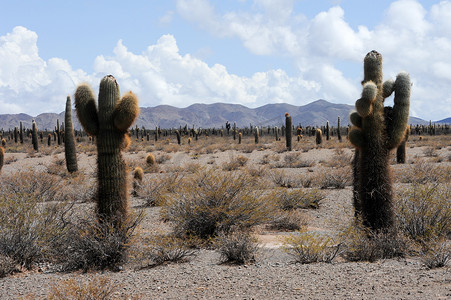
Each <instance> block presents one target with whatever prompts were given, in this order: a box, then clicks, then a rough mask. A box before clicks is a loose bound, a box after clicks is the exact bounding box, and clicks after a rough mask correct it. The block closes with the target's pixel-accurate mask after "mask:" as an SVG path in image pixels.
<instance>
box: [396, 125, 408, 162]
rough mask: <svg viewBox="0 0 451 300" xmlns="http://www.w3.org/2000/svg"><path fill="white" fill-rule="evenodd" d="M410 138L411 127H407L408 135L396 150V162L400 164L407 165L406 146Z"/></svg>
mask: <svg viewBox="0 0 451 300" xmlns="http://www.w3.org/2000/svg"><path fill="white" fill-rule="evenodd" d="M409 136H410V126H407V128H406V135H405V136H404V138H403V139H402V141H401V144H399V146H398V148H396V162H397V163H398V164H405V163H406V144H407V140H408V139H409Z"/></svg>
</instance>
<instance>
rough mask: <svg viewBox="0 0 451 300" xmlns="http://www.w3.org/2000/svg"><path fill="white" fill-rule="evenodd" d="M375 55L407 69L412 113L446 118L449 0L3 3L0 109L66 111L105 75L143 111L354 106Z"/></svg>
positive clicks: (388, 65)
mask: <svg viewBox="0 0 451 300" xmlns="http://www.w3.org/2000/svg"><path fill="white" fill-rule="evenodd" d="M373 49H376V50H378V51H379V52H381V53H382V55H383V56H384V77H385V78H386V79H388V78H394V77H395V76H396V74H397V73H399V72H400V71H404V70H405V71H407V72H409V73H410V75H411V78H412V81H413V83H414V84H413V87H412V97H411V115H413V116H418V117H421V118H423V119H426V120H429V119H432V120H439V119H443V118H445V117H449V116H451V108H450V104H451V56H450V55H449V53H451V1H418V0H398V1H386V0H381V1H362V0H360V1H358V0H353V1H350V0H341V1H339V0H324V1H318V0H254V1H252V0H222V1H219V0H217V1H208V0H154V1H134V0H130V1H103V0H101V1H56V0H55V1H45V0H43V1H37V0H34V1H31V0H28V1H10V0H5V1H3V2H2V9H1V10H0V114H1V113H20V112H25V113H28V114H31V115H37V114H39V113H42V112H60V111H63V110H64V106H65V98H66V95H68V94H70V95H73V93H74V91H75V89H76V86H77V85H78V84H79V83H81V82H88V83H90V84H91V85H92V86H93V88H94V89H95V90H96V89H97V88H98V83H99V80H100V78H102V77H103V76H104V75H106V74H113V75H114V76H115V77H116V78H117V80H118V83H119V85H120V87H121V91H122V92H126V91H127V90H132V91H133V92H135V93H136V94H138V97H139V100H140V105H141V106H145V107H148V106H156V105H159V104H169V105H174V106H179V107H185V106H188V105H190V104H193V103H214V102H225V103H240V104H243V105H246V106H249V107H257V106H261V105H264V104H267V103H278V102H286V103H290V104H294V105H304V104H307V103H309V102H312V101H314V100H317V99H325V100H328V101H330V102H334V103H346V104H351V105H352V104H354V103H355V100H356V99H357V98H359V96H360V92H361V87H360V81H361V79H362V73H363V72H362V68H363V66H362V60H363V57H364V55H365V54H366V53H367V52H368V51H371V50H373ZM389 101H390V100H389ZM389 104H390V102H389Z"/></svg>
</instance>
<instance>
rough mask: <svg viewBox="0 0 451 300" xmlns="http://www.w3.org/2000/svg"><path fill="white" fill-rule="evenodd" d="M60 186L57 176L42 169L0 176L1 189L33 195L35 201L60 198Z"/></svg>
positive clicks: (61, 185)
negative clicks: (0, 181)
mask: <svg viewBox="0 0 451 300" xmlns="http://www.w3.org/2000/svg"><path fill="white" fill-rule="evenodd" d="M62 187H63V184H62V181H61V179H60V178H59V177H57V176H54V175H50V174H48V173H46V172H43V171H34V170H29V171H19V172H16V173H14V174H11V175H5V176H3V178H2V189H5V190H7V191H10V192H16V193H18V194H21V193H26V194H27V195H33V196H34V198H35V201H36V202H46V201H55V200H60V193H59V190H60V189H61V188H62Z"/></svg>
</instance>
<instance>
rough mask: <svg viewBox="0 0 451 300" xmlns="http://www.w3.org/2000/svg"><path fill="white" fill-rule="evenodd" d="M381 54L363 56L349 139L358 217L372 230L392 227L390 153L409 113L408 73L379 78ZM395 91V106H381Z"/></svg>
mask: <svg viewBox="0 0 451 300" xmlns="http://www.w3.org/2000/svg"><path fill="white" fill-rule="evenodd" d="M382 79H383V77H382V56H381V55H380V54H379V53H378V52H376V51H371V52H370V53H368V54H367V55H366V57H365V60H364V80H363V82H362V83H363V91H362V97H361V98H360V99H359V100H357V101H356V110H357V112H355V113H353V114H351V118H350V119H351V122H352V123H353V125H354V127H353V128H352V130H351V131H350V133H349V140H350V141H351V143H352V144H353V145H354V146H355V147H356V149H358V151H356V153H357V154H358V157H356V158H355V159H356V160H357V161H356V164H357V165H356V168H357V173H358V174H357V175H358V177H359V178H358V179H359V180H358V183H357V186H356V187H357V188H358V189H359V191H358V198H357V200H358V201H359V203H358V206H359V207H360V209H361V213H360V214H361V218H362V220H363V223H364V225H365V226H367V227H369V228H370V229H372V230H376V231H377V230H387V229H393V225H394V220H395V216H394V212H393V208H392V202H393V190H392V179H391V173H390V169H389V154H390V151H391V150H392V149H393V148H395V147H396V146H397V145H399V143H400V142H401V140H402V138H403V137H404V134H405V131H406V127H407V121H408V117H409V97H410V79H409V75H408V74H407V73H401V74H399V75H398V76H397V78H396V82H393V81H387V82H385V83H383V81H382ZM393 92H395V98H394V106H393V108H391V107H386V108H384V99H385V98H386V97H388V96H390V95H391V94H392V93H393Z"/></svg>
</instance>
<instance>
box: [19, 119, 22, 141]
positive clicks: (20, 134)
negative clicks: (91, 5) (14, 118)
mask: <svg viewBox="0 0 451 300" xmlns="http://www.w3.org/2000/svg"><path fill="white" fill-rule="evenodd" d="M19 137H20V143H21V144H23V126H22V121H20V126H19Z"/></svg>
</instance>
